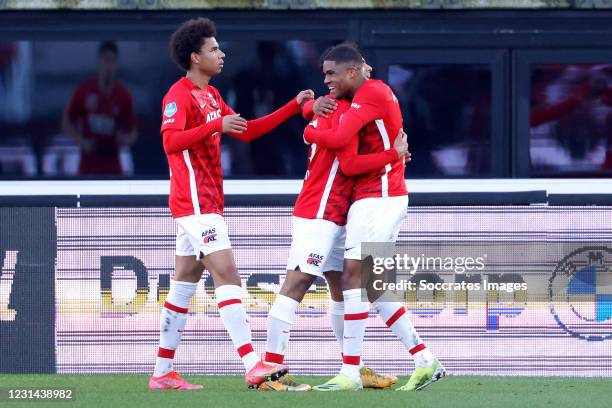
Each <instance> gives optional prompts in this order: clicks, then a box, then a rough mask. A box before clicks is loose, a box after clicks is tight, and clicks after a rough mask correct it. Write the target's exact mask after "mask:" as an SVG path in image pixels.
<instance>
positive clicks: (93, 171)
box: [62, 41, 137, 175]
mask: <svg viewBox="0 0 612 408" xmlns="http://www.w3.org/2000/svg"><path fill="white" fill-rule="evenodd" d="M118 57H119V50H118V48H117V45H116V44H115V43H114V42H110V41H109V42H104V43H102V44H101V45H100V48H99V49H98V75H97V77H95V78H91V79H88V80H86V81H84V82H82V83H81V84H79V85H78V86H77V88H76V89H75V91H74V93H73V95H72V98H71V99H70V102H69V104H68V106H67V107H66V110H65V112H64V117H63V122H62V125H63V128H64V131H65V132H66V133H67V134H68V135H70V136H71V137H73V138H74V140H75V141H76V143H77V144H78V145H79V147H80V148H81V161H80V164H79V173H80V174H81V175H121V174H123V169H122V167H121V162H120V158H119V151H120V148H121V146H130V145H132V144H134V142H135V141H136V138H137V132H136V116H135V114H134V108H133V103H132V95H131V94H130V91H129V90H128V89H127V88H126V87H125V86H124V85H123V84H122V83H120V82H119V81H117V80H116V79H115V76H116V72H117V61H118Z"/></svg>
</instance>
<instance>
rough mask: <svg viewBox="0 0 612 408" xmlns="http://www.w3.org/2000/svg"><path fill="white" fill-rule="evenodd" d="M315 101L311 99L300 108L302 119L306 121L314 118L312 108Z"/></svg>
mask: <svg viewBox="0 0 612 408" xmlns="http://www.w3.org/2000/svg"><path fill="white" fill-rule="evenodd" d="M314 104H315V100H314V99H311V100H309V101H308V102H306V103H305V104H304V106H303V107H302V117H303V118H304V119H306V120H312V119H313V118H314V110H313V107H314Z"/></svg>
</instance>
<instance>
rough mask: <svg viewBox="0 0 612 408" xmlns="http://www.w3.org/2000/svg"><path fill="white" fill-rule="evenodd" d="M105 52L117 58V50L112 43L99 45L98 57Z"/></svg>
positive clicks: (115, 45) (106, 42) (107, 42)
mask: <svg viewBox="0 0 612 408" xmlns="http://www.w3.org/2000/svg"><path fill="white" fill-rule="evenodd" d="M105 52H112V53H113V54H115V56H116V57H118V56H119V48H118V47H117V44H116V43H115V42H114V41H104V42H103V43H100V46H99V47H98V55H102V54H104V53H105Z"/></svg>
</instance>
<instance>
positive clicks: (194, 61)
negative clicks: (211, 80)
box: [191, 52, 200, 64]
mask: <svg viewBox="0 0 612 408" xmlns="http://www.w3.org/2000/svg"><path fill="white" fill-rule="evenodd" d="M191 63H192V64H199V63H200V54H198V53H197V52H192V53H191Z"/></svg>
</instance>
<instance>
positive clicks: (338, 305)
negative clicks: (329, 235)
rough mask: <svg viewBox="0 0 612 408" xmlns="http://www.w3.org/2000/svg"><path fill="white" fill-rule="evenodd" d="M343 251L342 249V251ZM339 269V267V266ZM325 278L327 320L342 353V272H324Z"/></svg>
mask: <svg viewBox="0 0 612 408" xmlns="http://www.w3.org/2000/svg"><path fill="white" fill-rule="evenodd" d="M342 252H344V250H343V251H342ZM339 269H341V268H339ZM325 280H326V281H327V287H328V288H329V322H330V325H331V328H332V331H333V332H334V336H335V337H336V340H337V341H338V346H339V348H340V353H342V337H343V336H344V298H343V297H342V272H339V271H328V272H325Z"/></svg>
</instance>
